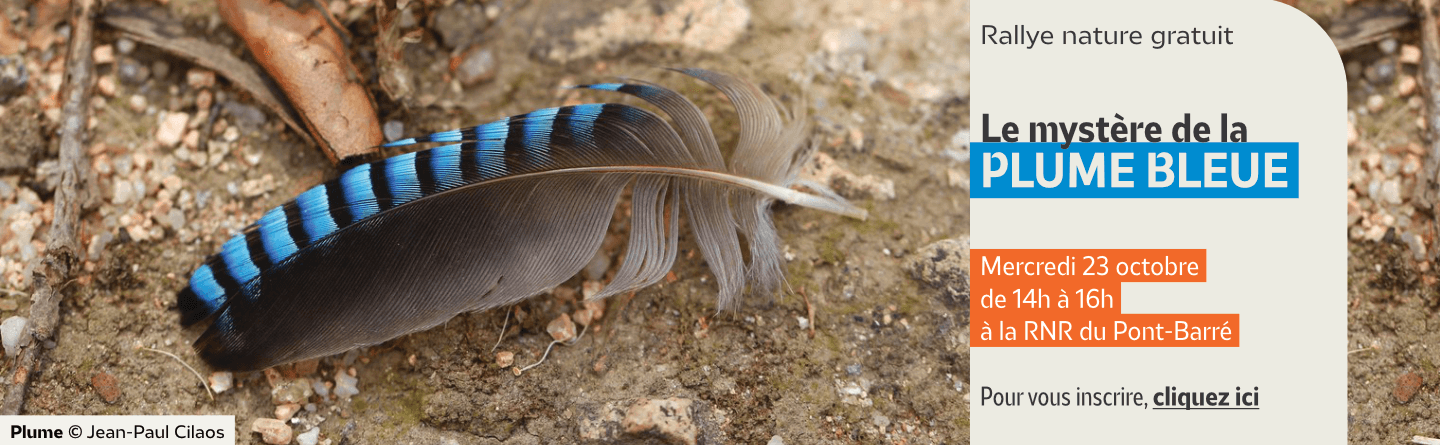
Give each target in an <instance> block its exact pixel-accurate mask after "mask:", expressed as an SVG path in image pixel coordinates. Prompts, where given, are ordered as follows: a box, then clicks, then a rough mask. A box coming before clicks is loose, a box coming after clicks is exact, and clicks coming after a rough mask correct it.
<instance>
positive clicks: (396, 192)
mask: <svg viewBox="0 0 1440 445" xmlns="http://www.w3.org/2000/svg"><path fill="white" fill-rule="evenodd" d="M385 182H387V183H389V184H390V196H391V197H392V198H393V199H394V200H393V201H391V204H390V206H391V207H394V206H398V205H400V204H404V203H407V202H410V201H414V200H416V199H420V197H421V196H423V195H424V194H423V193H421V192H420V178H419V177H417V176H416V175H415V153H405V154H403V155H400V156H396V157H393V158H390V159H386V160H385Z"/></svg>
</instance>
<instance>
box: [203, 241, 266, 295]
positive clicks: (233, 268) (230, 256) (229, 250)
mask: <svg viewBox="0 0 1440 445" xmlns="http://www.w3.org/2000/svg"><path fill="white" fill-rule="evenodd" d="M220 257H221V258H224V259H225V268H226V269H229V270H227V271H226V272H229V273H230V277H231V278H234V279H235V281H236V282H238V283H239V284H240V285H241V286H244V285H245V284H246V283H249V282H250V280H254V279H255V278H256V277H259V276H260V268H259V267H256V266H255V261H253V260H251V259H250V248H249V246H246V245H245V234H244V233H241V234H237V235H235V236H232V237H230V239H229V240H226V241H225V245H224V246H222V247H221V248H220ZM207 267H208V266H207ZM207 270H208V269H207ZM210 279H211V280H212V281H213V280H214V279H215V276H214V272H213V271H211V276H210ZM217 286H218V284H217ZM221 293H222V294H223V293H224V292H221Z"/></svg>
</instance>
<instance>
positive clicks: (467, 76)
mask: <svg viewBox="0 0 1440 445" xmlns="http://www.w3.org/2000/svg"><path fill="white" fill-rule="evenodd" d="M499 67H500V61H499V60H498V59H496V58H495V52H494V51H491V50H490V48H482V47H480V46H479V45H475V46H472V47H471V48H470V50H468V51H465V54H464V55H462V56H460V64H459V65H458V66H456V67H455V76H456V78H458V79H460V84H462V85H465V86H467V87H468V86H473V85H477V84H480V83H482V82H486V81H489V80H491V79H494V78H495V74H496V73H498V72H499V71H500V70H499Z"/></svg>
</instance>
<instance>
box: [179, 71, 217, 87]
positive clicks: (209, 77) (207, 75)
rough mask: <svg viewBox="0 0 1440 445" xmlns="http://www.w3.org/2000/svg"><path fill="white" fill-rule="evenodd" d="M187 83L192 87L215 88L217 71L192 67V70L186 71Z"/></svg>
mask: <svg viewBox="0 0 1440 445" xmlns="http://www.w3.org/2000/svg"><path fill="white" fill-rule="evenodd" d="M185 83H186V84H189V85H190V87H191V88H213V87H215V72H214V71H210V70H206V69H200V68H191V69H190V71H186V72H185Z"/></svg>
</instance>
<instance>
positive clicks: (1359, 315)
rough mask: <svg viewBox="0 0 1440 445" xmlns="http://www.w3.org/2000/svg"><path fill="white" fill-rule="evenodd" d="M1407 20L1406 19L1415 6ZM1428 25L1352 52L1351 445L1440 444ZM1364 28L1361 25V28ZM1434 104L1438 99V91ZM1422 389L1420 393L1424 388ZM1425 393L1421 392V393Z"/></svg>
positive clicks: (1323, 14) (1439, 298) (1337, 7)
mask: <svg viewBox="0 0 1440 445" xmlns="http://www.w3.org/2000/svg"><path fill="white" fill-rule="evenodd" d="M1398 3H1399V2H1363V3H1362V4H1359V5H1355V6H1346V5H1345V4H1344V2H1340V1H1324V2H1310V3H1307V2H1301V5H1300V6H1301V8H1302V10H1305V11H1306V12H1307V13H1310V14H1311V16H1312V17H1316V19H1317V21H1319V22H1320V23H1322V24H1326V25H1330V24H1331V22H1335V23H1339V22H1346V21H1347V20H1346V19H1343V18H1342V17H1344V15H1343V12H1344V11H1345V10H1347V9H1357V8H1361V7H1373V6H1377V5H1381V6H1383V5H1385V4H1398ZM1400 9H1401V10H1402V11H1403V10H1404V7H1403V6H1401V7H1400ZM1416 20H1418V19H1415V20H1412V21H1411V23H1410V24H1408V25H1406V26H1403V27H1401V28H1399V29H1398V30H1396V31H1393V32H1388V33H1385V34H1384V35H1383V38H1381V39H1379V41H1377V42H1376V43H1372V44H1367V45H1364V46H1361V47H1358V48H1356V49H1354V50H1351V51H1348V52H1346V53H1343V54H1342V56H1343V59H1344V61H1345V69H1346V75H1347V78H1348V79H1349V91H1348V93H1349V98H1350V100H1349V104H1350V125H1351V141H1350V149H1349V154H1350V192H1349V193H1350V208H1349V210H1348V211H1349V215H1350V228H1349V230H1350V232H1349V234H1348V236H1349V239H1350V249H1349V250H1350V251H1349V255H1350V256H1349V280H1348V282H1349V294H1350V298H1349V301H1348V302H1347V303H1348V308H1349V325H1348V328H1349V341H1348V343H1347V345H1348V346H1347V350H1348V361H1349V378H1350V380H1349V406H1348V414H1349V416H1348V418H1347V420H1346V421H1347V425H1348V427H1349V428H1348V429H1349V439H1350V442H1351V443H1367V444H1370V443H1376V444H1380V443H1384V444H1395V443H1411V440H1412V438H1414V437H1415V436H1425V437H1440V418H1437V417H1436V415H1435V413H1436V412H1437V411H1436V408H1437V407H1440V394H1437V388H1440V385H1437V382H1440V374H1437V369H1436V365H1437V364H1440V348H1437V349H1434V350H1432V349H1431V348H1430V346H1432V345H1440V331H1437V330H1436V329H1435V326H1436V324H1437V322H1440V318H1437V317H1436V309H1437V305H1440V295H1437V293H1436V284H1437V278H1436V271H1435V268H1436V266H1437V264H1436V263H1435V259H1434V258H1435V255H1434V252H1435V251H1436V248H1437V247H1436V245H1435V233H1434V231H1433V223H1434V220H1433V219H1434V215H1433V214H1431V212H1430V210H1429V209H1428V208H1426V206H1424V205H1422V204H1419V203H1418V202H1417V199H1416V196H1415V195H1416V194H1417V193H1418V191H1419V190H1420V187H1423V184H1419V185H1417V181H1418V179H1417V178H1418V177H1419V176H1417V172H1419V173H1423V171H1422V170H1421V169H1422V167H1423V165H1424V163H1425V162H1427V161H1434V160H1432V159H1426V158H1427V157H1428V156H1427V153H1428V152H1429V151H1430V146H1431V143H1432V142H1431V140H1432V139H1433V137H1434V136H1433V135H1427V134H1426V131H1424V128H1423V127H1424V124H1425V121H1424V119H1425V118H1426V116H1429V115H1430V114H1431V113H1433V110H1429V106H1428V105H1427V102H1428V100H1425V98H1424V97H1423V96H1422V95H1421V92H1420V90H1421V88H1420V87H1419V85H1417V84H1418V83H1419V79H1420V78H1421V77H1420V75H1421V74H1422V73H1421V72H1420V71H1419V67H1418V65H1417V64H1415V63H1414V60H1416V59H1417V57H1416V56H1418V55H1419V47H1420V45H1421V42H1420V40H1421V39H1420V35H1419V31H1418V26H1417V25H1416ZM1351 23H1353V22H1351ZM1431 93H1432V94H1433V93H1434V91H1433V90H1432V91H1431ZM1417 384H1418V385H1417ZM1417 386H1418V388H1417Z"/></svg>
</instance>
